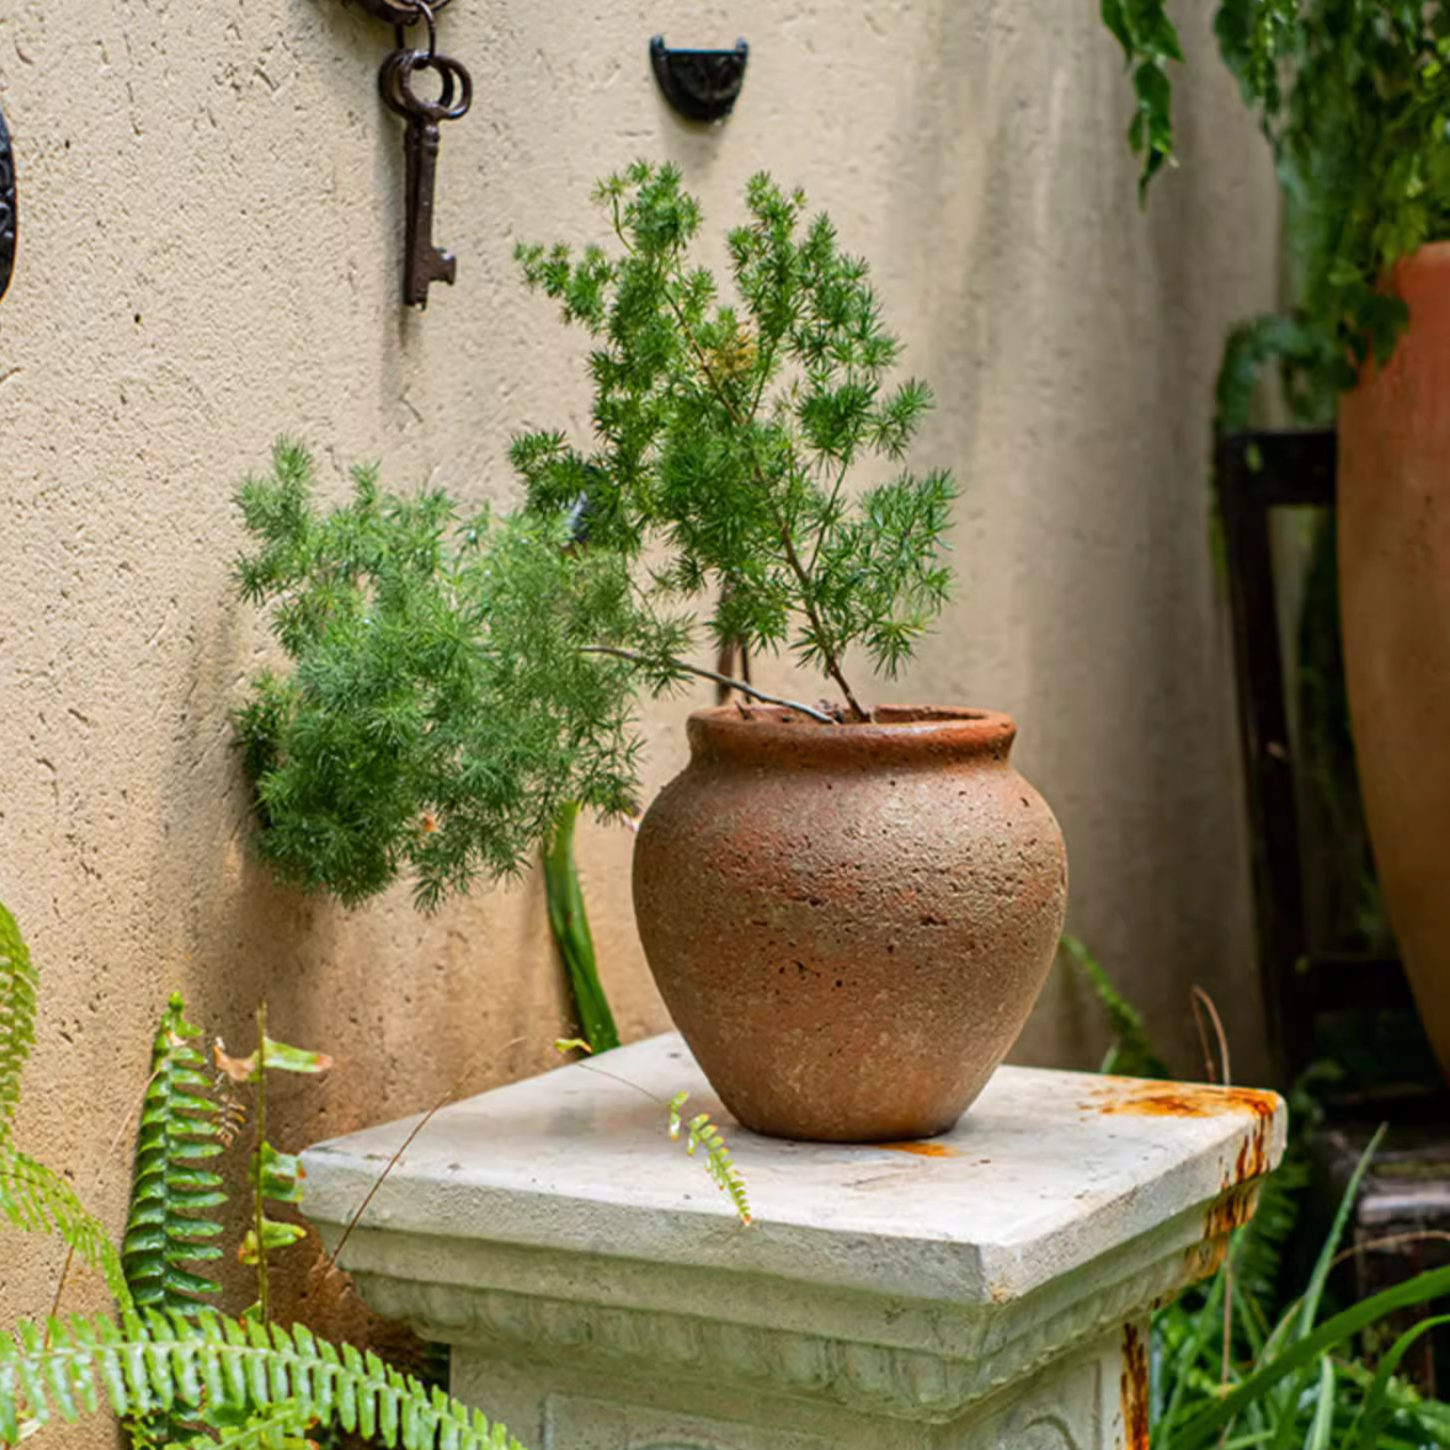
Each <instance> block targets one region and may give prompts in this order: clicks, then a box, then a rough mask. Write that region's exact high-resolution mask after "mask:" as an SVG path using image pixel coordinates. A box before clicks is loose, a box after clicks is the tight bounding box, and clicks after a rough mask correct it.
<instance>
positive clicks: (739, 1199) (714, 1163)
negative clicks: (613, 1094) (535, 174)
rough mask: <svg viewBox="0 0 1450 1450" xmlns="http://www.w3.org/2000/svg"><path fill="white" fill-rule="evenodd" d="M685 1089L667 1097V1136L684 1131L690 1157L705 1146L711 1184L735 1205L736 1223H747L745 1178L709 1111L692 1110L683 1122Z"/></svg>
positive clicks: (687, 1153)
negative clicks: (668, 1108) (694, 1111)
mask: <svg viewBox="0 0 1450 1450" xmlns="http://www.w3.org/2000/svg"><path fill="white" fill-rule="evenodd" d="M689 1096H690V1095H689V1093H688V1092H679V1093H676V1094H675V1095H674V1097H672V1098H671V1099H670V1137H671V1138H672V1139H678V1138H679V1136H680V1133H681V1131H682V1130H685V1153H686V1155H687V1156H688V1157H690V1158H693V1157H694V1156H695V1154H696V1153H697V1152H698V1151H699V1150H700V1148H701V1147H702V1146H703V1148H704V1149H705V1158H704V1163H705V1171H706V1172H707V1173H708V1174H709V1175H710V1177H711V1179H712V1180H713V1182H714V1184H715V1186H716V1187H717V1188H718V1189H719V1190H720V1191H721V1193H723V1194H725V1196H726V1197H727V1198H729V1200H730V1202H731V1203H733V1204H734V1205H735V1212H736V1213H737V1214H738V1215H739V1216H740V1222H741V1223H742V1224H744V1225H745V1226H746V1227H747V1228H748V1227H749V1226H750V1200H749V1198H748V1197H747V1196H746V1192H745V1180H744V1179H743V1178H742V1177H741V1176H740V1170H739V1169H738V1168H737V1167H736V1166H735V1162H734V1160H733V1159H732V1158H731V1156H730V1150H729V1149H728V1148H726V1146H725V1140H724V1139H723V1138H722V1137H721V1136H720V1129H719V1128H717V1127H716V1126H715V1124H714V1123H712V1122H711V1121H710V1115H709V1113H696V1114H695V1116H694V1117H693V1118H691V1119H690V1121H689V1123H688V1124H686V1122H685V1120H684V1116H683V1113H682V1109H683V1108H684V1106H685V1100H686V1099H687V1098H688V1097H689Z"/></svg>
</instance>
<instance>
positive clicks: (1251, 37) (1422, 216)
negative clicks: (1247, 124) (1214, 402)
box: [1102, 0, 1450, 427]
mask: <svg viewBox="0 0 1450 1450" xmlns="http://www.w3.org/2000/svg"><path fill="white" fill-rule="evenodd" d="M1167 8H1168V7H1167V0H1102V14H1103V19H1104V22H1105V23H1106V24H1107V27H1108V29H1109V30H1111V31H1112V33H1113V35H1114V36H1115V37H1116V38H1117V39H1118V41H1119V43H1120V44H1121V45H1122V47H1123V51H1124V54H1125V55H1126V57H1127V61H1128V66H1129V69H1130V71H1131V72H1132V76H1133V87H1134V94H1135V99H1136V102H1137V107H1136V110H1135V114H1134V117H1133V124H1132V127H1131V129H1130V131H1129V140H1130V143H1131V144H1132V146H1133V149H1134V150H1135V151H1137V152H1139V153H1140V154H1142V156H1143V158H1144V166H1143V175H1142V185H1143V187H1145V188H1146V186H1147V183H1148V182H1149V180H1150V179H1151V178H1152V176H1153V175H1154V174H1155V173H1156V172H1157V171H1159V170H1160V169H1161V167H1162V166H1163V165H1164V164H1165V163H1166V162H1168V161H1170V160H1172V158H1173V120H1172V85H1171V82H1170V79H1169V67H1170V65H1171V64H1172V63H1174V62H1177V61H1181V60H1182V53H1181V51H1180V49H1179V45H1178V37H1177V32H1176V30H1175V28H1174V25H1173V22H1172V21H1171V20H1170V19H1169V17H1168V13H1167ZM1214 29H1215V31H1216V34H1217V37H1218V44H1219V51H1220V54H1221V55H1222V57H1223V60H1224V63H1225V64H1226V65H1227V66H1228V68H1229V70H1230V71H1231V72H1232V73H1233V75H1234V76H1235V78H1236V79H1237V80H1238V82H1239V85H1240V88H1241V90H1242V92H1243V97H1244V101H1245V104H1246V105H1248V106H1249V107H1251V108H1252V109H1253V110H1254V112H1255V113H1256V114H1257V116H1258V119H1259V122H1260V125H1261V127H1262V129H1263V132H1264V135H1265V136H1266V138H1267V139H1268V141H1269V144H1270V146H1271V147H1272V150H1273V155H1274V160H1275V163H1276V166H1277V169H1278V173H1279V178H1280V182H1281V184H1282V186H1283V188H1284V192H1285V196H1286V200H1287V202H1288V206H1289V240H1290V244H1291V250H1292V251H1293V253H1294V254H1295V255H1294V261H1295V263H1296V267H1295V271H1296V274H1297V277H1298V286H1297V296H1296V299H1295V300H1296V303H1297V306H1296V309H1295V312H1294V315H1293V318H1292V320H1291V319H1267V318H1266V319H1261V320H1260V321H1259V322H1258V323H1257V324H1253V325H1251V328H1252V332H1253V335H1252V336H1251V337H1248V338H1244V339H1241V340H1240V343H1239V345H1238V351H1237V355H1236V356H1235V357H1233V358H1231V359H1230V362H1231V367H1230V368H1228V369H1226V374H1228V375H1229V376H1228V377H1227V380H1226V382H1225V384H1224V385H1223V386H1222V387H1221V390H1220V414H1221V417H1222V418H1223V419H1224V420H1225V421H1226V422H1227V423H1228V425H1229V426H1233V427H1240V426H1243V423H1244V422H1245V421H1246V413H1247V408H1246V407H1241V406H1240V404H1241V403H1242V401H1243V386H1242V379H1243V375H1244V369H1245V368H1246V367H1248V368H1250V375H1251V365H1252V362H1253V360H1254V358H1255V355H1257V356H1258V358H1259V359H1261V360H1266V359H1268V358H1270V357H1273V358H1277V359H1279V360H1280V361H1281V362H1282V363H1283V365H1284V371H1285V374H1286V378H1287V381H1288V384H1289V387H1288V392H1289V399H1290V402H1291V404H1292V406H1293V407H1294V409H1295V412H1296V414H1297V416H1299V417H1300V419H1301V420H1303V421H1306V422H1312V421H1318V420H1319V419H1321V418H1322V417H1323V416H1324V414H1325V413H1326V411H1332V406H1333V399H1334V396H1335V394H1336V393H1337V392H1338V391H1340V390H1341V389H1343V388H1346V387H1349V386H1352V385H1353V383H1354V381H1355V379H1356V377H1357V375H1358V372H1359V368H1360V366H1361V365H1362V364H1363V363H1364V362H1365V360H1366V359H1368V358H1369V357H1371V356H1373V357H1375V358H1376V359H1378V360H1379V361H1381V362H1383V361H1384V360H1385V359H1387V358H1388V356H1389V355H1390V353H1391V352H1392V351H1393V348H1394V345H1395V341H1396V339H1397V337H1398V336H1399V333H1400V331H1401V329H1402V328H1403V326H1404V323H1405V318H1406V311H1405V306H1404V303H1403V302H1401V301H1400V300H1399V299H1398V298H1397V297H1395V296H1394V295H1392V293H1390V292H1388V291H1386V290H1384V289H1383V287H1382V285H1381V284H1382V281H1383V279H1384V277H1385V276H1386V273H1387V271H1388V270H1389V269H1390V268H1392V267H1393V265H1394V263H1395V262H1397V261H1398V260H1399V259H1401V258H1402V257H1406V256H1409V255H1410V254H1411V253H1412V252H1414V251H1415V250H1416V249H1417V248H1418V247H1420V246H1421V244H1422V243H1424V242H1427V241H1433V240H1437V239H1440V238H1444V237H1447V236H1450V137H1447V130H1446V123H1447V117H1450V65H1447V61H1450V11H1447V9H1446V7H1445V6H1443V5H1430V4H1425V3H1424V0H1221V3H1220V4H1219V6H1218V9H1217V11H1216V14H1215V21H1214ZM1225 401H1228V402H1230V403H1231V404H1233V406H1232V407H1231V408H1228V409H1225V407H1224V403H1225Z"/></svg>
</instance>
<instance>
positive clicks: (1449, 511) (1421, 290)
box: [1338, 242, 1450, 1079]
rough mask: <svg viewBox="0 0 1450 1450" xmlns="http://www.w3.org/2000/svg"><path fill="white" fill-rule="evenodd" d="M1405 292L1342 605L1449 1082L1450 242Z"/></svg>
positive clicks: (1359, 738)
mask: <svg viewBox="0 0 1450 1450" xmlns="http://www.w3.org/2000/svg"><path fill="white" fill-rule="evenodd" d="M1394 286H1395V288H1396V290H1397V291H1398V292H1399V294H1400V295H1401V296H1402V297H1403V298H1404V300H1405V301H1406V302H1407V303H1408V304H1409V309H1410V325H1409V328H1408V330H1407V331H1406V332H1405V334H1404V335H1403V336H1402V337H1401V339H1400V342H1399V345H1398V347H1396V349H1395V353H1394V357H1393V358H1392V359H1391V360H1390V362H1389V364H1388V366H1387V367H1385V368H1384V369H1382V370H1375V369H1369V370H1367V371H1366V374H1365V376H1364V377H1363V378H1362V379H1361V381H1360V384H1359V386H1358V387H1357V388H1355V389H1354V390H1353V391H1352V392H1349V393H1346V394H1345V395H1344V397H1343V398H1342V399H1341V400H1340V410H1339V480H1338V490H1339V502H1338V515H1339V528H1338V535H1339V584H1340V607H1341V609H1342V611H1343V618H1344V662H1345V674H1346V679H1347V682H1348V687H1349V704H1350V716H1351V718H1352V720H1353V724H1354V742H1355V755H1356V757H1357V760H1358V763H1359V773H1360V783H1361V786H1362V788H1363V792H1364V805H1365V817H1366V820H1367V822H1368V825H1369V832H1370V839H1371V841H1372V843H1373V845H1374V852H1375V862H1376V865H1377V867H1378V870H1379V876H1380V882H1381V884H1382V886H1383V888H1384V894H1385V904H1386V906H1387V908H1388V910H1389V914H1390V920H1391V923H1392V925H1393V926H1394V929H1395V935H1396V937H1397V938H1398V940H1399V944H1400V951H1401V954H1402V955H1403V957H1404V960H1405V967H1406V969H1407V971H1408V972H1409V976H1410V981H1411V983H1412V984H1413V986H1414V989H1415V995H1416V997H1417V999H1418V1001H1419V1004H1420V1013H1421V1016H1422V1017H1423V1019H1424V1022H1425V1027H1426V1030H1427V1031H1428V1033H1429V1036H1430V1040H1431V1042H1432V1043H1433V1044H1434V1046H1435V1050H1436V1052H1437V1054H1438V1055H1439V1058H1440V1064H1441V1068H1442V1070H1443V1071H1444V1072H1445V1074H1446V1077H1447V1079H1450V851H1447V849H1446V832H1447V829H1450V243H1445V242H1437V243H1435V244H1433V245H1431V246H1427V247H1424V248H1422V249H1421V250H1420V251H1419V252H1417V253H1416V254H1415V255H1414V256H1413V257H1411V258H1408V259H1407V260H1406V261H1404V262H1402V263H1401V264H1400V265H1399V267H1398V268H1397V269H1396V272H1395V276H1394Z"/></svg>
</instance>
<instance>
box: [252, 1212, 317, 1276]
mask: <svg viewBox="0 0 1450 1450" xmlns="http://www.w3.org/2000/svg"><path fill="white" fill-rule="evenodd" d="M306 1237H307V1230H306V1229H305V1228H303V1227H302V1225H301V1224H296V1223H278V1222H277V1221H276V1220H274V1219H270V1218H264V1219H263V1220H262V1243H263V1248H264V1251H265V1252H267V1253H271V1251H272V1250H273V1249H285V1248H287V1247H289V1246H290V1245H292V1244H296V1243H301V1242H302V1240H303V1239H305V1238H306ZM237 1257H238V1258H239V1259H240V1260H241V1261H242V1263H244V1264H252V1265H255V1264H256V1263H257V1262H258V1260H259V1258H260V1254H259V1253H258V1251H257V1231H256V1229H255V1228H249V1229H248V1230H247V1232H246V1234H245V1236H244V1237H243V1239H242V1244H241V1247H240V1248H239V1249H238V1250H237Z"/></svg>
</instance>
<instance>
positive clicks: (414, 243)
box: [378, 7, 473, 307]
mask: <svg viewBox="0 0 1450 1450" xmlns="http://www.w3.org/2000/svg"><path fill="white" fill-rule="evenodd" d="M420 8H423V10H424V14H426V15H427V16H428V21H429V35H428V42H429V43H428V49H427V50H408V49H404V48H402V47H401V45H400V47H399V49H398V50H396V51H395V52H394V53H393V54H392V55H390V56H389V57H388V59H387V60H386V61H384V62H383V67H382V69H381V70H380V71H379V72H378V89H379V90H380V91H381V93H382V97H383V100H384V101H386V102H387V104H388V106H389V107H390V108H391V109H392V110H393V111H395V112H396V113H397V114H398V115H400V116H401V117H402V118H403V120H404V121H405V122H406V130H405V132H404V138H403V148H404V157H405V170H406V181H405V186H406V199H405V212H406V222H405V227H406V239H405V243H404V259H403V301H404V302H406V303H407V304H408V305H409V306H410V307H426V306H427V305H428V288H429V287H430V286H431V285H432V284H433V283H434V282H447V283H449V284H450V285H451V284H452V282H453V281H454V278H455V277H456V276H457V273H458V262H457V259H456V258H455V257H454V255H453V253H452V252H448V251H444V250H443V249H442V248H441V247H438V246H436V245H435V244H434V242H433V190H434V179H435V176H436V173H437V168H438V149H439V142H440V140H441V130H440V128H441V126H442V123H443V122H444V121H456V120H458V119H459V117H461V116H463V115H465V114H466V113H467V111H468V108H469V106H470V105H472V103H473V79H472V77H471V76H470V75H469V74H468V70H467V68H466V67H465V66H464V65H463V64H462V63H461V62H459V61H456V60H453V59H452V58H451V57H449V56H446V55H440V54H439V53H438V52H437V50H436V49H435V48H434V44H433V27H432V15H431V13H430V12H428V11H427V9H426V8H425V7H420ZM428 71H432V72H434V73H435V74H436V75H437V77H438V86H439V91H438V95H437V97H436V98H434V99H431V100H430V99H429V98H428V97H426V96H422V95H419V94H418V91H417V90H416V89H415V79H416V78H417V77H418V76H419V75H420V74H422V73H426V72H428Z"/></svg>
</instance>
